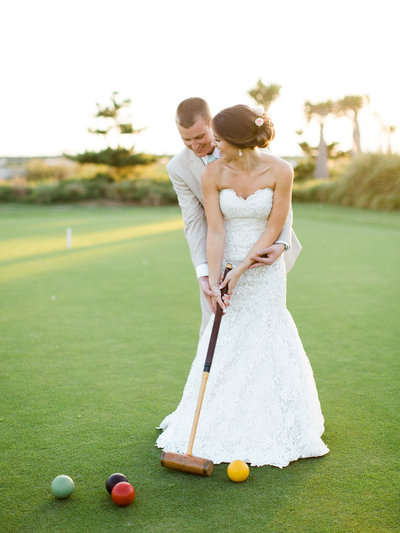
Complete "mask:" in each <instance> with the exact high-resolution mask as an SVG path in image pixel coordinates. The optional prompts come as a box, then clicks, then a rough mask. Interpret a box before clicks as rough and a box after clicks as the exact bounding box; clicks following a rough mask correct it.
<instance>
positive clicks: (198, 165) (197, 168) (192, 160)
mask: <svg viewBox="0 0 400 533" xmlns="http://www.w3.org/2000/svg"><path fill="white" fill-rule="evenodd" d="M189 165H190V170H191V171H192V173H193V176H194V177H195V179H196V183H195V186H196V191H195V194H196V196H197V198H198V199H199V200H200V202H201V203H203V191H202V189H201V173H202V171H203V168H204V167H205V165H204V162H203V160H202V159H201V158H200V157H197V156H196V155H194V153H193V152H192V151H190V155H189Z"/></svg>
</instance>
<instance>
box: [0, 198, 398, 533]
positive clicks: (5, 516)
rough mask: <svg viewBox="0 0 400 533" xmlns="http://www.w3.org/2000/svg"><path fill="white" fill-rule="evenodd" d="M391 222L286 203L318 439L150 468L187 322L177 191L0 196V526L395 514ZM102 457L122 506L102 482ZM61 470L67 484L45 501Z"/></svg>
mask: <svg viewBox="0 0 400 533" xmlns="http://www.w3.org/2000/svg"><path fill="white" fill-rule="evenodd" d="M66 227H72V229H73V248H72V249H70V250H67V249H66V248H65V228H66ZM399 229H400V216H399V215H398V214H396V213H378V212H373V211H364V210H356V209H348V208H338V207H331V206H318V205H296V206H295V230H296V232H297V234H298V235H299V237H300V239H301V242H302V244H303V248H304V249H303V252H302V254H301V256H300V258H299V260H298V262H297V264H296V266H295V268H294V269H293V270H292V272H291V273H290V275H289V277H288V307H289V309H290V311H291V312H292V315H293V317H294V319H295V321H296V323H297V326H298V329H299V332H300V335H301V337H302V340H303V343H304V346H305V348H306V351H307V353H308V356H309V358H310V360H311V363H312V366H313V369H314V374H315V378H316V382H317V386H318V390H319V395H320V400H321V404H322V408H323V412H324V415H325V419H326V432H325V435H324V440H325V442H326V443H327V445H328V446H329V447H330V449H331V452H330V454H328V455H327V456H325V457H323V458H319V459H307V460H301V461H298V462H296V463H293V464H291V465H289V466H288V467H287V468H285V469H283V470H280V469H277V468H274V467H263V468H251V472H250V477H249V479H248V481H247V482H246V483H243V484H234V483H232V482H230V481H229V480H228V478H227V476H226V466H225V465H220V466H217V467H216V468H215V471H214V474H213V476H212V477H211V478H201V477H197V476H190V475H185V474H182V473H179V472H175V471H169V470H166V469H163V468H161V467H160V466H159V458H160V450H158V449H157V448H155V447H154V442H155V439H156V437H157V435H158V433H159V432H158V431H157V430H156V429H155V428H156V426H157V425H158V423H159V422H160V421H161V420H162V419H163V417H164V416H165V415H166V414H168V413H169V412H171V411H172V410H173V409H174V408H175V407H176V405H177V403H178V401H179V399H180V396H181V392H182V388H183V385H184V383H185V380H186V376H187V374H188V371H189V368H190V365H191V361H192V358H193V357H194V353H195V349H196V344H197V336H198V327H199V323H200V314H199V313H200V312H199V304H198V289H197V285H196V280H195V277H194V274H193V269H192V266H191V263H190V258H189V253H188V249H187V246H186V242H185V240H184V238H183V232H182V229H181V223H180V212H179V209H178V208H175V207H171V208H129V207H121V208H104V207H90V208H89V207H78V206H75V207H32V206H12V205H11V206H1V207H0V261H1V262H0V317H1V318H0V320H1V338H0V350H1V351H0V356H1V360H0V384H1V404H0V420H1V422H0V432H1V443H0V446H1V465H0V479H1V481H0V498H1V506H0V524H1V526H0V529H1V531H10V532H20V531H29V532H36V531H51V532H58V531H60V532H61V531H72V532H89V531H90V532H91V531H93V532H103V531H114V530H115V531H129V530H132V531H137V532H172V531H177V532H208V531H232V532H261V531H268V532H303V531H304V532H336V531H337V532H347V531H348V532H354V531H357V532H358V531H359V532H369V531H376V532H379V533H381V532H388V531H399V528H400V523H399V520H398V511H399V508H398V501H399V490H398V489H399V481H398V471H399V452H398V450H399V435H398V424H399V402H398V375H399V374H398V370H399V357H398V356H399V349H398V344H399V342H398V341H399V336H398V325H399V314H400V313H399V297H400V294H399V292H400V291H399V255H400V254H399V249H400V248H399V244H400V243H399ZM232 431H235V428H234V427H232ZM115 471H117V472H124V473H125V474H126V475H127V476H128V478H129V479H130V480H131V482H132V483H133V484H134V486H135V488H136V492H137V496H136V499H135V501H134V503H133V504H132V505H131V506H130V507H127V508H117V507H116V506H115V505H114V504H113V503H112V501H111V499H110V498H109V496H108V494H107V492H106V490H105V481H106V479H107V476H108V475H109V474H111V473H112V472H115ZM62 473H64V474H68V475H70V476H71V477H72V478H73V479H74V481H75V487H76V488H75V492H74V494H73V495H72V497H71V498H70V499H69V500H66V501H56V500H54V498H53V497H52V496H51V494H50V484H51V481H52V479H53V478H54V477H55V476H56V475H58V474H62Z"/></svg>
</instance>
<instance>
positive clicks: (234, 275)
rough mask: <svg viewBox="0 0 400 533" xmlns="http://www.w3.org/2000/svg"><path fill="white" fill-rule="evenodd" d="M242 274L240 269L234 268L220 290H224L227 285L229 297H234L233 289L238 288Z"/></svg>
mask: <svg viewBox="0 0 400 533" xmlns="http://www.w3.org/2000/svg"><path fill="white" fill-rule="evenodd" d="M241 274H242V271H241V270H240V269H239V268H238V267H236V268H233V269H232V270H231V271H230V272H228V274H227V275H226V277H225V279H224V281H223V282H222V283H221V285H220V289H223V288H224V287H225V286H226V285H228V296H229V297H230V296H231V295H232V293H233V289H234V288H235V287H236V284H237V282H238V279H239V278H240V276H241Z"/></svg>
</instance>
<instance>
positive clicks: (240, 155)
mask: <svg viewBox="0 0 400 533" xmlns="http://www.w3.org/2000/svg"><path fill="white" fill-rule="evenodd" d="M242 155H243V152H242V150H241V149H240V148H239V157H242Z"/></svg>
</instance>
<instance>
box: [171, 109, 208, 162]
mask: <svg viewBox="0 0 400 533" xmlns="http://www.w3.org/2000/svg"><path fill="white" fill-rule="evenodd" d="M177 128H178V131H179V134H180V136H181V138H182V141H183V142H184V144H185V146H187V147H188V148H189V149H190V150H192V152H193V153H194V154H195V155H196V156H197V157H204V156H205V155H207V154H210V153H211V152H212V151H213V150H214V138H213V134H212V131H211V127H210V125H209V124H207V123H206V122H205V120H204V119H203V118H199V119H198V120H196V122H195V123H194V124H193V126H191V127H190V128H184V127H183V126H181V125H180V124H177Z"/></svg>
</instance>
